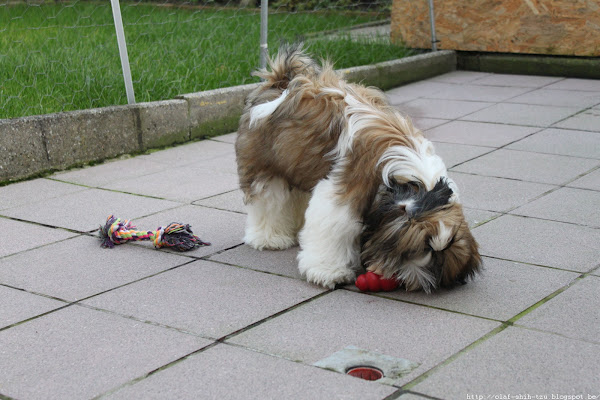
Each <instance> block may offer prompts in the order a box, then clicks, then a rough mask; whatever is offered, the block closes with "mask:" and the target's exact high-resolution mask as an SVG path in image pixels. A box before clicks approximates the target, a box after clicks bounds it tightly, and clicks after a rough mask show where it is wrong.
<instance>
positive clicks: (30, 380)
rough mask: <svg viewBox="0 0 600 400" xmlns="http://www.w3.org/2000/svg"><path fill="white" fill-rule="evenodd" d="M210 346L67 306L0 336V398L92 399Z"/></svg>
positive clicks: (173, 334)
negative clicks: (0, 383)
mask: <svg viewBox="0 0 600 400" xmlns="http://www.w3.org/2000/svg"><path fill="white" fill-rule="evenodd" d="M208 344H210V341H208V340H205V339H201V338H199V337H195V336H192V335H185V334H183V333H179V332H176V331H173V330H169V329H164V328H160V327H157V326H153V325H149V324H144V323H140V322H137V321H132V320H128V319H125V318H122V317H119V316H116V315H111V314H109V313H105V312H99V311H93V310H89V309H86V308H83V307H78V306H71V307H67V308H65V309H62V310H59V311H56V312H53V313H51V314H48V315H45V316H43V317H40V318H36V319H35V320H32V321H29V322H27V323H24V324H21V325H18V326H15V327H13V328H10V329H7V330H4V331H2V332H0V348H2V351H0V365H2V394H3V395H5V396H10V397H14V398H22V399H50V398H54V399H75V398H92V397H95V396H97V395H99V394H101V393H103V392H105V391H107V390H109V389H111V388H113V387H115V386H118V385H121V384H124V383H126V382H128V381H129V380H131V379H134V378H137V377H139V376H142V375H144V374H147V373H149V372H151V371H153V370H155V369H157V368H159V367H161V366H163V365H165V364H167V363H169V362H172V361H174V360H177V359H178V358H181V357H183V356H184V355H186V354H189V353H191V352H193V351H195V350H198V349H200V348H202V347H205V346H207V345H208Z"/></svg>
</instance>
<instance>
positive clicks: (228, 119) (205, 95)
mask: <svg viewBox="0 0 600 400" xmlns="http://www.w3.org/2000/svg"><path fill="white" fill-rule="evenodd" d="M258 86H259V84H258V83H252V84H249V85H241V86H233V87H228V88H223V89H214V90H207V91H205V92H197V93H189V94H184V95H181V96H177V97H178V98H180V99H184V100H186V101H187V102H188V107H189V119H190V126H191V129H190V133H191V139H196V138H199V137H206V136H217V135H221V134H223V133H229V132H233V131H235V130H237V128H238V123H239V120H240V116H241V115H242V111H243V110H244V102H245V100H246V96H248V94H249V93H250V92H251V91H252V90H254V89H255V88H257V87H258Z"/></svg>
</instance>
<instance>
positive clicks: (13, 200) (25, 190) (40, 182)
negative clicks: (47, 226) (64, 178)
mask: <svg viewBox="0 0 600 400" xmlns="http://www.w3.org/2000/svg"><path fill="white" fill-rule="evenodd" d="M82 190H85V188H84V187H82V186H77V185H70V184H68V183H62V182H55V181H52V180H50V179H33V180H31V181H25V182H19V183H13V184H11V185H8V186H3V187H0V210H2V209H6V208H12V207H18V206H22V205H26V204H34V203H41V202H44V201H46V200H48V199H51V198H54V197H60V196H63V195H65V194H69V193H75V192H79V191H82Z"/></svg>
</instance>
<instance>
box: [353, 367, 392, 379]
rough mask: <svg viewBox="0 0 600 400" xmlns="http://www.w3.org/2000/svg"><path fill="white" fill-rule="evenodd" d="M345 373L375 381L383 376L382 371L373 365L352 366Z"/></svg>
mask: <svg viewBox="0 0 600 400" xmlns="http://www.w3.org/2000/svg"><path fill="white" fill-rule="evenodd" d="M346 374H348V375H350V376H354V377H355V378H360V379H364V380H365V381H377V380H379V379H381V378H383V372H381V371H380V370H378V369H377V368H373V367H354V368H350V369H349V370H348V371H347V372H346Z"/></svg>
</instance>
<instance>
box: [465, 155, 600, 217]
mask: <svg viewBox="0 0 600 400" xmlns="http://www.w3.org/2000/svg"><path fill="white" fill-rule="evenodd" d="M598 169H600V165H598V166H595V167H593V168H591V169H589V170H587V171H585V172H582V173H581V174H579V175H577V176H575V177H574V178H571V179H569V180H567V181H565V182H563V183H561V184H558V185H554V184H547V183H542V184H544V185H551V186H554V187H553V188H551V189H548V190H547V191H545V192H543V193H541V194H539V195H537V196H535V197H533V198H531V199H529V200H527V201H526V202H525V203H523V204H519V205H517V206H514V207H511V208H507V209H505V210H503V211H492V210H482V211H489V212H494V213H498V214H499V215H496V216H494V217H492V218H490V219H489V220H487V221H484V222H482V223H481V224H479V225H477V226H475V227H474V228H473V229H475V228H478V227H480V226H482V225H485V224H487V223H489V222H491V221H494V220H496V219H498V218H500V217H503V216H505V215H510V216H514V217H519V218H531V219H535V220H540V221H548V222H557V223H562V224H569V225H574V226H579V227H584V228H589V229H598V228H597V227H593V226H589V225H582V224H579V223H576V222H570V221H558V220H552V219H547V218H540V217H531V216H527V215H520V214H512V211H515V210H516V209H519V208H521V207H523V206H526V205H527V204H530V203H533V202H534V201H537V200H539V199H541V198H542V197H545V196H547V195H549V194H551V193H554V192H556V191H558V190H560V189H565V188H566V189H578V190H589V191H592V192H594V193H596V192H597V190H593V189H581V188H576V187H570V186H567V185H568V184H570V183H572V182H575V181H576V180H578V179H580V178H582V177H584V176H586V175H589V174H591V173H592V172H594V171H596V170H598ZM454 172H455V173H456V172H458V171H454ZM458 173H464V174H468V175H472V176H484V177H485V176H486V175H477V174H472V173H465V172H458ZM492 178H498V179H508V178H502V177H492ZM511 180H516V181H519V182H528V181H522V180H519V179H511ZM531 183H541V182H531ZM475 210H478V209H475Z"/></svg>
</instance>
